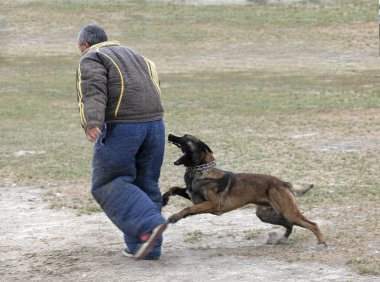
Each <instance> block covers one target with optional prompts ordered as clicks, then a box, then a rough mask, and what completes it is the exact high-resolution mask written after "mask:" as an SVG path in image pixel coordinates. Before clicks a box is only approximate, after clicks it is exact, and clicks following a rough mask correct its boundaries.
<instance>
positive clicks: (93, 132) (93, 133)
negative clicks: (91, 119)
mask: <svg viewBox="0 0 380 282" xmlns="http://www.w3.org/2000/svg"><path fill="white" fill-rule="evenodd" d="M100 133H101V132H100V129H99V128H98V127H93V128H87V130H86V136H87V139H88V141H90V142H94V141H95V140H96V138H98V137H99V135H100Z"/></svg>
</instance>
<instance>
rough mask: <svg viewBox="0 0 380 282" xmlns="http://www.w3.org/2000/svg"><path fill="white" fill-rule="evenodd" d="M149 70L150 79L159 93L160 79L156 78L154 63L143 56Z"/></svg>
mask: <svg viewBox="0 0 380 282" xmlns="http://www.w3.org/2000/svg"><path fill="white" fill-rule="evenodd" d="M143 58H144V60H145V63H146V65H147V67H148V70H149V75H150V79H151V80H152V82H153V84H154V86H155V87H156V90H157V93H158V94H159V95H161V89H160V81H159V80H158V75H157V70H156V65H155V64H154V63H153V62H152V61H151V60H149V59H147V58H145V57H143Z"/></svg>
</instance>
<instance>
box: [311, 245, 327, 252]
mask: <svg viewBox="0 0 380 282" xmlns="http://www.w3.org/2000/svg"><path fill="white" fill-rule="evenodd" d="M312 249H313V250H315V251H324V250H327V249H328V246H327V244H326V243H322V244H318V245H315V246H313V248H312Z"/></svg>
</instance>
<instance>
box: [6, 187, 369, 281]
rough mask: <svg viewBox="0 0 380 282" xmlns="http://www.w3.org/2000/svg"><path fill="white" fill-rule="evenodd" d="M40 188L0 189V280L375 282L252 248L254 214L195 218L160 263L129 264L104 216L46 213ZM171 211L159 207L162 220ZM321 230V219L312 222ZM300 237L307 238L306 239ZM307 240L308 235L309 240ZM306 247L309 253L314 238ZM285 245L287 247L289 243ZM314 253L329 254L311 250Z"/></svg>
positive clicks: (169, 241)
mask: <svg viewBox="0 0 380 282" xmlns="http://www.w3.org/2000/svg"><path fill="white" fill-rule="evenodd" d="M44 192H46V191H45V190H44V189H40V188H30V187H22V188H16V187H13V188H0V203H1V207H2V212H1V213H0V220H1V223H2V224H1V229H0V233H1V237H2V241H1V242H0V277H2V278H1V280H2V281H17V280H20V281H40V280H42V281H78V280H80V281H253V280H255V281H268V280H273V281H285V280H286V281H350V280H352V281H375V279H376V277H371V276H360V275H358V274H356V273H355V272H353V271H352V270H351V269H349V268H348V267H342V266H336V265H326V264H321V263H316V262H302V261H298V262H288V261H286V260H285V259H284V260H279V259H275V258H273V257H269V256H260V255H257V254H255V253H253V252H251V251H249V250H250V249H251V248H253V247H255V246H261V247H264V248H268V249H273V248H277V247H280V246H269V245H265V241H266V239H267V234H268V233H269V232H272V231H274V230H276V231H281V232H282V230H280V229H278V228H276V227H272V226H270V225H267V224H263V223H261V222H260V221H259V220H258V219H257V218H256V217H255V215H254V209H252V208H245V209H240V210H236V211H233V212H230V213H228V214H225V215H223V216H219V217H218V216H213V215H201V216H197V217H192V218H191V217H190V218H187V219H184V220H183V221H181V222H179V223H177V224H176V225H171V226H170V227H169V228H168V230H167V231H166V233H165V245H164V248H163V255H162V258H161V259H160V260H158V261H134V260H132V259H130V258H125V257H123V256H122V254H121V249H122V247H123V245H122V236H121V233H120V232H119V231H118V230H117V229H116V228H115V227H114V226H113V225H112V224H111V223H110V222H109V220H108V219H107V218H106V217H105V215H104V214H103V213H96V214H93V215H83V216H77V215H76V214H75V212H74V211H73V210H70V209H61V210H52V209H49V208H48V203H46V202H45V201H43V197H42V195H43V193H44ZM177 209H178V207H174V206H169V207H166V208H165V210H164V214H165V215H166V216H168V215H169V214H171V213H173V212H174V211H175V210H177ZM317 222H318V223H319V224H321V227H322V228H323V222H322V223H321V222H320V221H318V220H317ZM306 237H307V236H306ZM309 237H310V238H309ZM309 237H307V240H309V242H310V244H309V246H308V248H309V250H308V251H310V250H313V249H315V242H314V238H313V236H312V235H311V234H310V236H309ZM287 247H291V246H290V245H289V246H287ZM314 252H316V253H318V252H328V250H318V248H316V249H315V250H314Z"/></svg>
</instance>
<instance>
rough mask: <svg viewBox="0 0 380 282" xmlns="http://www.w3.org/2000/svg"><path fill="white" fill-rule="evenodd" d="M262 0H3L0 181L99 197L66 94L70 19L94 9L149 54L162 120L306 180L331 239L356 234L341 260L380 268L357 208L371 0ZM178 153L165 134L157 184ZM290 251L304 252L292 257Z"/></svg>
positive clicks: (57, 198) (362, 183) (370, 199)
mask: <svg viewBox="0 0 380 282" xmlns="http://www.w3.org/2000/svg"><path fill="white" fill-rule="evenodd" d="M264 2H265V1H251V4H250V5H247V6H239V5H237V6H211V5H210V6H191V5H189V6H185V5H170V4H157V3H156V2H154V1H79V0H72V1H63V0H57V1H43V0H41V1H21V0H20V1H5V2H4V1H3V2H2V3H1V4H0V11H1V16H0V24H1V25H0V26H1V28H0V33H1V37H0V42H1V43H2V52H1V55H0V72H1V75H0V85H1V88H0V105H1V108H0V119H1V121H2V122H1V124H0V132H1V142H0V186H4V187H10V186H11V185H12V184H16V185H33V186H43V187H46V195H45V198H46V200H47V201H49V203H51V206H52V207H53V208H62V207H69V208H73V209H75V210H77V212H78V214H86V213H91V212H94V211H98V210H99V209H98V207H97V205H96V204H95V203H94V202H93V200H92V198H91V196H90V194H89V191H88V189H89V188H88V187H89V183H90V178H91V175H90V173H91V167H90V166H91V154H92V145H91V144H90V143H88V142H87V140H86V139H85V138H84V135H83V132H82V130H81V128H80V125H79V117H78V109H77V105H76V96H75V95H76V93H75V69H76V64H77V61H78V59H79V57H80V55H79V52H78V50H77V46H76V36H77V32H78V29H79V28H80V26H82V25H84V24H87V23H89V22H96V23H99V24H101V25H103V26H104V27H105V29H106V30H107V31H108V33H109V35H110V38H111V39H115V40H119V41H120V42H121V43H123V44H127V45H129V46H131V47H133V48H135V49H137V50H138V51H140V52H142V53H143V54H145V55H146V56H147V57H149V58H151V59H152V60H153V61H155V62H156V64H157V67H158V70H159V74H160V79H161V86H162V92H163V95H162V100H163V104H164V107H165V110H166V114H165V122H166V127H167V133H174V134H177V135H181V134H184V133H192V134H194V135H197V136H198V137H200V138H201V139H203V140H204V141H206V143H208V144H209V145H210V146H211V148H212V149H213V150H214V152H215V157H216V159H217V162H218V165H219V166H220V167H222V168H224V169H226V170H232V171H244V172H257V173H269V174H274V175H277V176H279V177H280V178H283V179H284V180H287V181H291V182H306V183H307V182H308V183H314V184H315V186H316V188H315V190H313V191H312V192H310V193H309V194H308V195H307V197H303V198H301V199H299V202H300V204H301V206H302V209H303V210H304V211H306V212H313V213H317V211H319V212H320V217H322V218H324V219H325V220H326V221H328V222H333V223H326V226H325V227H324V228H325V229H326V232H327V233H328V237H329V240H330V241H333V244H336V246H339V247H340V248H342V250H343V248H344V245H345V244H348V242H351V241H352V242H355V245H354V246H353V247H352V249H350V252H349V251H342V250H341V251H340V253H339V255H337V257H341V259H340V260H339V262H342V261H344V262H347V259H349V260H350V262H349V265H350V266H352V267H354V268H356V269H357V271H358V272H359V273H362V274H368V273H369V274H379V273H380V268H379V265H380V263H379V258H378V256H377V257H376V256H375V255H374V254H373V252H372V250H371V249H370V248H369V247H368V245H366V242H371V241H374V242H375V244H376V242H377V244H378V243H379V241H378V239H376V236H375V235H376V234H378V233H377V231H376V226H377V221H373V220H372V221H368V220H363V218H361V217H359V216H363V217H364V215H370V217H371V218H378V217H379V211H378V209H376V207H377V206H379V203H380V184H379V183H380V179H379V173H378V169H379V163H380V154H379V142H380V141H379V133H380V127H379V124H380V114H379V112H380V111H379V110H380V82H379V79H378V73H379V67H378V63H377V62H376V60H375V57H377V56H378V53H377V52H378V38H377V32H378V31H377V22H376V16H377V14H376V11H377V7H375V6H376V5H375V4H373V3H371V2H370V1H364V0H359V1H358V0H348V1H347V0H346V1H343V0H342V1H329V0H314V1H312V0H310V1H302V2H300V3H298V4H297V5H267V4H265V3H264ZM46 11H49V13H46ZM111 19H112V20H111ZM305 133H312V134H311V135H307V134H306V135H305ZM336 144H340V146H337V145H336ZM350 144H351V145H350ZM326 148H327V149H328V150H323V149H326ZM329 148H330V149H329ZM351 149H353V150H351ZM20 151H31V152H39V153H38V154H27V155H23V156H17V153H18V152H20ZM178 155H179V152H178V150H177V148H175V147H173V146H170V145H168V146H167V149H166V153H165V160H164V165H163V169H162V176H161V180H160V181H161V187H162V190H163V191H165V190H166V189H167V188H168V187H170V186H173V185H183V179H182V176H183V168H178V167H174V166H173V164H172V163H173V161H174V160H175V159H176V158H177V157H178ZM50 184H54V185H53V186H51V185H50ZM51 187H54V188H51ZM175 199H176V200H174V203H175V204H177V205H181V206H183V205H185V204H187V203H184V202H181V201H180V200H178V199H177V198H175ZM353 199H354V200H353ZM348 204H350V206H351V207H350V209H348V208H347V205H348ZM368 207H371V208H370V210H369V208H368ZM336 210H337V212H336ZM352 214H355V215H356V216H357V217H353V216H352ZM337 217H338V218H337ZM349 223H351V224H349ZM301 234H302V233H301ZM296 235H297V234H296ZM338 235H339V236H340V238H345V239H341V240H340V241H339V240H335V238H336V237H337V236H338ZM199 236H200V237H201V235H199V234H190V235H189V237H190V238H192V239H189V240H193V239H194V238H195V239H197V240H199V239H200V237H199ZM246 236H247V238H246V239H249V238H253V237H254V236H255V233H254V231H253V233H252V234H246ZM377 238H378V237H377ZM195 239H194V240H195ZM297 255H298V256H299V257H300V258H301V259H310V257H307V256H308V254H302V255H301V254H296V255H294V254H293V257H292V258H290V259H294V257H297ZM356 257H358V258H360V263H359V262H358V261H356V260H355V259H354V258H356ZM350 258H353V259H350ZM315 259H318V258H315V257H313V258H312V260H315ZM319 260H320V261H323V262H325V261H326V260H327V261H328V262H329V260H330V261H331V260H334V259H333V258H332V257H329V258H325V257H321V258H319ZM336 260H338V259H336Z"/></svg>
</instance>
